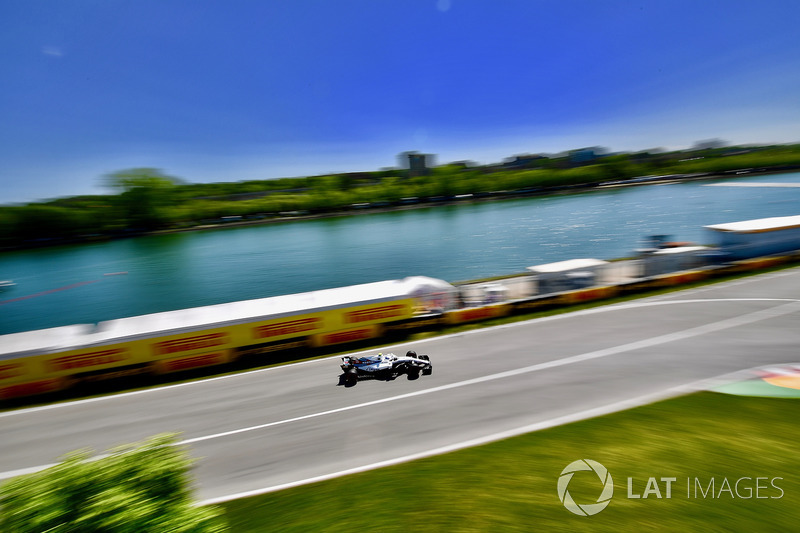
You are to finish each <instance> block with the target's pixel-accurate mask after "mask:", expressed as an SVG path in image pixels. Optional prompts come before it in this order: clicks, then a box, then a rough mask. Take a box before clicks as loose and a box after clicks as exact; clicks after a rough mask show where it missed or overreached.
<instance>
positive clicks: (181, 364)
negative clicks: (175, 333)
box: [155, 350, 230, 374]
mask: <svg viewBox="0 0 800 533" xmlns="http://www.w3.org/2000/svg"><path fill="white" fill-rule="evenodd" d="M228 361H230V354H229V351H228V350H220V351H217V352H211V353H204V354H199V355H189V356H185V357H176V358H173V359H162V360H161V361H157V362H156V365H155V367H156V371H157V372H158V373H160V374H166V373H169V372H180V371H181V370H191V369H194V368H201V367H204V366H213V365H221V364H223V363H227V362H228Z"/></svg>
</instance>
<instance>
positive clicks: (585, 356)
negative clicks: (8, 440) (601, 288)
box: [178, 300, 800, 444]
mask: <svg viewBox="0 0 800 533" xmlns="http://www.w3.org/2000/svg"><path fill="white" fill-rule="evenodd" d="M703 301H707V300H703ZM783 301H788V303H785V304H783V305H779V306H777V307H770V308H769V309H762V310H760V311H754V312H752V313H748V314H746V315H741V316H738V317H734V318H726V319H725V320H720V321H718V322H712V323H710V324H705V325H702V326H698V327H695V328H691V329H687V330H684V331H679V332H676V333H668V334H666V335H659V336H658V337H652V338H650V339H645V340H641V341H635V342H630V343H628V344H622V345H619V346H614V347H611V348H604V349H602V350H595V351H593V352H586V353H582V354H577V355H573V356H570V357H565V358H563V359H554V360H552V361H546V362H544V363H537V364H535V365H530V366H525V367H522V368H515V369H514V370H506V371H504V372H498V373H496V374H489V375H486V376H481V377H478V378H472V379H467V380H464V381H458V382H456V383H449V384H447V385H440V386H438V387H431V388H429V389H422V390H418V391H414V392H408V393H405V394H399V395H397V396H390V397H388V398H380V399H378V400H372V401H369V402H365V403H359V404H354V405H348V406H345V407H338V408H336V409H330V410H327V411H319V412H317V413H311V414H308V415H302V416H297V417H294V418H286V419H283V420H276V421H274V422H267V423H264V424H258V425H255V426H248V427H244V428H239V429H233V430H230V431H224V432H221V433H214V434H211V435H204V436H201V437H194V438H191V439H186V440H183V441H181V442H180V443H178V444H194V443H196V442H202V441H206V440H211V439H217V438H221V437H228V436H231V435H237V434H239V433H247V432H250V431H256V430H259V429H266V428H269V427H274V426H280V425H284V424H289V423H292V422H299V421H301V420H308V419H311V418H318V417H321V416H326V415H332V414H336V413H342V412H345V411H352V410H354V409H361V408H364V407H372V406H374V405H380V404H382V403H388V402H394V401H398V400H405V399H408V398H413V397H415V396H422V395H425V394H431V393H434V392H441V391H445V390H450V389H457V388H461V387H466V386H468V385H476V384H478V383H484V382H487V381H494V380H497V379H503V378H508V377H513V376H518V375H521V374H528V373H531V372H538V371H540V370H547V369H550V368H556V367H559V366H565V365H571V364H574V363H580V362H583V361H589V360H591V359H599V358H602V357H608V356H610V355H616V354H620V353H624V352H629V351H632V350H638V349H640V348H649V347H651V346H657V345H659V344H665V343H667V342H672V341H678V340H683V339H688V338H691V337H696V336H698V335H703V334H705V333H711V332H714V331H719V330H723V329H729V328H733V327H736V326H742V325H745V324H751V323H753V322H759V321H761V320H766V319H768V318H774V317H777V316H782V315H786V314H789V313H795V312H797V311H800V305H799V304H800V300H783ZM670 303H672V302H659V304H660V305H667V304H670Z"/></svg>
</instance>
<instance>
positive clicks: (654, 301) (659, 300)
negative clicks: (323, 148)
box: [0, 269, 795, 479]
mask: <svg viewBox="0 0 800 533" xmlns="http://www.w3.org/2000/svg"><path fill="white" fill-rule="evenodd" d="M794 270H795V269H790V270H789V271H786V270H782V271H779V272H773V273H771V274H763V275H760V276H753V277H750V278H745V279H739V280H733V281H726V282H721V283H715V284H713V285H712V286H710V287H702V288H697V289H689V290H687V291H680V292H678V293H674V294H667V295H661V296H650V297H647V296H646V297H643V298H640V299H637V300H636V301H634V302H628V303H622V304H610V305H602V306H600V307H594V308H591V309H583V310H581V311H572V312H569V311H568V312H566V313H561V314H558V315H551V316H546V317H541V318H533V319H530V320H521V321H519V322H513V323H511V324H502V325H499V326H491V327H487V328H479V329H474V330H469V331H463V332H460V333H451V334H448V335H439V336H435V337H429V338H427V339H421V340H419V341H414V342H413V343H410V342H401V343H399V344H392V345H388V346H384V347H383V349H388V350H391V349H393V348H395V347H399V346H407V345H409V344H414V345H417V344H423V343H426V342H433V341H436V340H442V339H447V338H450V337H457V336H463V335H473V334H478V333H482V332H487V331H491V330H493V329H502V328H510V327H519V326H524V325H527V324H531V323H533V322H544V321H550V320H561V319H564V318H567V317H574V316H582V315H587V314H595V313H603V312H609V311H619V310H623V309H631V308H635V307H646V306H651V305H665V304H673V303H697V302H705V301H720V300H727V301H749V300H753V301H794V300H793V299H790V298H721V299H703V300H669V301H663V299H664V298H669V297H671V296H673V295H681V296H683V295H686V294H694V293H696V292H703V291H707V290H711V289H714V288H724V287H730V286H736V285H742V284H745V283H750V282H752V281H760V280H764V279H772V278H776V277H782V276H787V275H791V274H794V273H795V272H794ZM374 351H375V350H374V349H367V350H360V351H357V352H352V353H353V354H359V353H371V352H374ZM339 357H340V355H332V356H330V357H322V358H319V359H310V360H307V361H298V362H296V363H289V364H286V365H280V366H272V367H269V368H260V369H257V370H250V371H247V372H239V373H235V374H228V375H225V376H217V377H210V378H206V379H201V380H197V381H189V382H186V383H176V384H173V385H164V386H163V387H155V388H149V389H143V390H137V391H130V392H121V393H118V394H111V395H108V396H99V397H96V398H85V399H82V400H74V401H68V402H60V403H55V404H50V405H40V406H38V407H27V408H22V409H15V410H13V411H6V412H0V418H4V417H7V416H15V415H19V414H28V413H35V412H37V411H47V410H50V409H59V408H63V407H72V406H76V405H83V404H87V403H95V402H102V401H110V400H116V399H121V398H127V397H129V396H136V395H140V394H148V393H157V392H160V391H166V390H171V389H176V388H179V387H189V386H192V385H200V384H205V383H212V382H214V381H220V380H224V379H233V378H241V377H243V376H249V375H251V374H259V373H262V372H270V371H275V370H277V369H281V368H287V367H293V366H299V365H307V364H312V363H316V362H319V361H330V360H332V359H338V358H339ZM0 479H2V478H0Z"/></svg>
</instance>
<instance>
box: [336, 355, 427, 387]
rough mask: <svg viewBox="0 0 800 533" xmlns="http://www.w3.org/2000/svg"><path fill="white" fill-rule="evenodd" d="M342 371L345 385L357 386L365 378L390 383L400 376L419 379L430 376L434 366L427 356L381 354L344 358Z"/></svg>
mask: <svg viewBox="0 0 800 533" xmlns="http://www.w3.org/2000/svg"><path fill="white" fill-rule="evenodd" d="M342 371H343V372H344V374H343V380H344V383H345V385H355V384H356V383H357V382H358V380H359V379H365V378H371V379H384V380H387V381H388V380H392V379H394V378H396V377H397V376H399V375H400V374H406V375H408V379H417V378H418V377H419V375H420V374H422V375H423V376H430V375H431V374H432V373H433V366H432V365H431V358H430V357H428V356H427V355H417V352H414V351H409V352H406V355H405V356H398V355H395V354H393V353H386V354H384V353H379V354H378V355H370V356H367V357H352V356H346V357H342Z"/></svg>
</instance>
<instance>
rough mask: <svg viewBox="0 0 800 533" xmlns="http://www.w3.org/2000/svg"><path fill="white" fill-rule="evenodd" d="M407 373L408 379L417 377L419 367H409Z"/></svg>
mask: <svg viewBox="0 0 800 533" xmlns="http://www.w3.org/2000/svg"><path fill="white" fill-rule="evenodd" d="M406 374H408V379H411V380H413V379H418V378H419V368H409V369H408V371H407V372H406Z"/></svg>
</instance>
